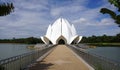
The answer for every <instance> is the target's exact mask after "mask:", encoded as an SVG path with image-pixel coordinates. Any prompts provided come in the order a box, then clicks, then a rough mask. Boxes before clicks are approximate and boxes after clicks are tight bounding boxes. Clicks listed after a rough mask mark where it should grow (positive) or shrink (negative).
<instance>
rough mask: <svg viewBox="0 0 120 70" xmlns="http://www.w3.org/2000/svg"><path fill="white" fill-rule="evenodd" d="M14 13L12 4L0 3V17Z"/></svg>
mask: <svg viewBox="0 0 120 70" xmlns="http://www.w3.org/2000/svg"><path fill="white" fill-rule="evenodd" d="M13 11H14V6H13V3H1V4H0V16H6V15H8V14H10V13H11V12H13Z"/></svg>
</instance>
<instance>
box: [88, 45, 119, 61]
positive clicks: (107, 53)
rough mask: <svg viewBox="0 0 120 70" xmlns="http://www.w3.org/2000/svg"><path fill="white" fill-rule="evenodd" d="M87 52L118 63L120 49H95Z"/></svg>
mask: <svg viewBox="0 0 120 70" xmlns="http://www.w3.org/2000/svg"><path fill="white" fill-rule="evenodd" d="M87 51H89V52H90V53H95V54H97V55H100V56H103V57H106V58H109V59H111V60H114V61H117V62H120V47H97V48H90V49H87Z"/></svg>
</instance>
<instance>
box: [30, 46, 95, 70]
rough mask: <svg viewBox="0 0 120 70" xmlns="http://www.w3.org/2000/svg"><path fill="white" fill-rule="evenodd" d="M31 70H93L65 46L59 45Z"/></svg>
mask: <svg viewBox="0 0 120 70" xmlns="http://www.w3.org/2000/svg"><path fill="white" fill-rule="evenodd" d="M29 69H30V70H93V69H92V68H91V67H90V66H88V65H87V64H85V62H83V60H82V59H81V58H79V57H78V56H77V55H76V54H75V53H74V52H73V51H72V50H70V49H69V48H68V47H67V46H65V45H58V46H56V48H54V50H53V51H52V52H51V53H50V54H49V55H48V56H47V57H45V58H44V59H43V60H42V61H38V62H37V63H36V64H35V65H33V66H32V67H30V68H29Z"/></svg>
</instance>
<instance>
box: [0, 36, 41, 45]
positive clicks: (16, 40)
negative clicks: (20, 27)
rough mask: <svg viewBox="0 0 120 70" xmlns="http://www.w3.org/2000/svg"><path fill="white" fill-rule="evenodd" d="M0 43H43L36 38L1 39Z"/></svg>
mask: <svg viewBox="0 0 120 70" xmlns="http://www.w3.org/2000/svg"><path fill="white" fill-rule="evenodd" d="M0 43H25V44H36V43H43V42H42V40H41V39H38V38H35V37H29V38H19V39H16V38H13V39H0Z"/></svg>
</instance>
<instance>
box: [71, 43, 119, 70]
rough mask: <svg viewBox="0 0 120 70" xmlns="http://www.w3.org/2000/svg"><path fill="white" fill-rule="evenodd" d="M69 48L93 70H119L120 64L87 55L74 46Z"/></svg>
mask: <svg viewBox="0 0 120 70" xmlns="http://www.w3.org/2000/svg"><path fill="white" fill-rule="evenodd" d="M70 48H71V49H72V50H73V51H74V52H75V53H77V54H78V55H79V56H80V57H82V58H83V59H84V60H85V61H86V62H87V63H88V64H89V65H91V66H92V67H93V68H94V69H95V70H120V62H116V61H114V60H111V59H108V58H106V57H102V56H99V55H96V54H93V53H89V52H87V51H85V50H83V49H81V48H78V47H76V46H73V45H72V46H70Z"/></svg>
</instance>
